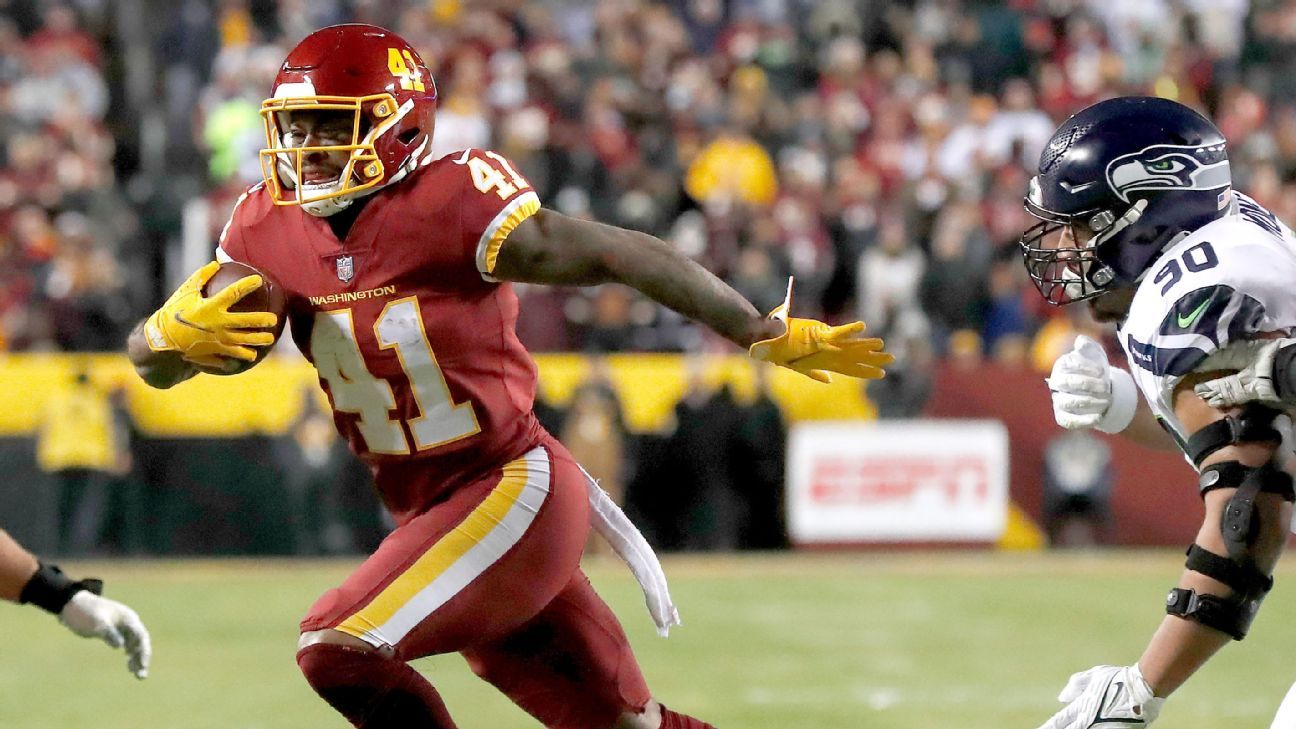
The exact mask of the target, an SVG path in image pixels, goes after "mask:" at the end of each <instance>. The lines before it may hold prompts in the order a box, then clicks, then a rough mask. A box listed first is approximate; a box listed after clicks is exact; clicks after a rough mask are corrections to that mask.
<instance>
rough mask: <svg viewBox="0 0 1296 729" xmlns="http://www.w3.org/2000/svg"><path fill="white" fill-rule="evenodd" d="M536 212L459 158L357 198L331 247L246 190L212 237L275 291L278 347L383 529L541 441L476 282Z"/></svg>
mask: <svg viewBox="0 0 1296 729" xmlns="http://www.w3.org/2000/svg"><path fill="white" fill-rule="evenodd" d="M539 207H540V203H539V199H538V198H537V197H536V194H535V192H534V191H533V190H532V189H531V186H530V185H529V184H527V182H526V180H525V179H523V178H522V177H521V176H520V175H518V174H517V172H516V171H515V170H514V168H513V167H512V166H511V165H510V164H509V163H508V161H507V160H505V159H504V158H503V157H501V156H499V155H496V154H494V153H493V152H483V151H480V150H466V151H464V152H461V153H456V154H452V155H448V156H446V157H443V158H441V159H439V160H436V161H433V162H428V163H426V164H424V165H422V166H420V167H419V168H417V169H415V170H414V171H413V172H412V173H411V174H410V175H409V176H408V177H406V178H405V179H404V180H401V181H400V182H398V183H395V184H393V185H390V186H389V187H387V188H385V189H383V190H380V191H379V192H377V193H375V194H373V195H372V196H370V198H369V199H367V200H366V201H364V208H363V209H362V210H361V211H360V212H359V215H358V216H357V217H356V219H355V221H354V223H353V225H352V226H351V229H350V230H349V231H348V233H347V235H346V238H345V240H343V241H339V240H338V239H337V237H336V236H335V235H334V233H333V231H332V229H331V228H330V227H329V224H328V221H327V220H325V219H322V218H316V217H314V216H311V215H309V214H307V213H306V212H305V211H303V210H302V209H301V208H300V207H298V206H296V205H289V206H276V205H275V204H274V203H273V202H272V201H271V199H270V196H269V195H268V194H267V192H266V190H265V189H264V188H263V186H261V185H256V186H253V187H252V188H251V189H250V190H248V192H247V193H245V194H244V195H243V197H241V198H240V199H239V201H238V203H237V204H236V205H235V207H234V212H233V214H232V216H231V218H230V222H229V224H228V225H227V226H226V228H225V230H224V232H222V234H221V239H220V245H219V250H218V251H217V257H218V258H220V259H222V260H235V261H239V262H242V263H246V264H248V265H250V266H253V267H255V268H257V269H258V270H260V271H262V272H264V273H265V274H267V275H268V276H270V277H271V278H273V279H274V280H275V281H277V282H278V283H279V284H280V285H281V286H282V287H283V289H284V292H285V294H286V295H287V299H288V322H289V325H290V327H291V331H292V337H293V340H294V341H295V342H296V343H297V346H298V347H299V348H300V349H301V351H302V353H303V354H305V355H306V357H307V359H309V360H310V361H311V362H312V364H314V365H315V368H316V370H317V371H318V374H319V381H320V386H321V387H323V389H324V391H325V392H326V393H327V394H328V399H329V402H330V403H331V404H332V407H333V416H334V421H335V423H336V424H337V428H338V431H339V432H340V433H341V434H342V435H343V436H344V437H345V438H346V439H347V441H348V442H349V444H350V446H351V448H352V450H354V451H355V452H356V454H357V455H359V456H360V457H361V458H363V459H364V460H365V461H366V462H367V463H368V464H369V465H370V467H371V469H372V470H373V473H374V479H375V482H376V484H377V487H378V490H379V493H380V494H381V497H382V499H383V502H384V504H385V505H386V506H387V508H388V509H389V510H390V511H391V513H392V515H393V516H394V517H395V518H396V520H397V522H398V523H403V522H404V521H406V520H408V519H409V518H410V517H412V516H413V515H414V514H416V513H418V512H420V511H421V510H423V509H424V508H425V507H426V506H428V505H429V504H431V503H433V502H435V501H437V500H438V499H440V498H441V497H442V496H443V495H444V494H445V492H446V491H447V490H448V489H453V488H454V487H455V486H456V485H457V484H461V483H465V482H468V481H470V480H472V479H473V478H475V477H478V476H481V475H482V474H484V473H486V472H487V471H489V470H490V469H492V468H496V467H498V466H499V465H501V464H503V463H506V462H508V461H510V460H513V459H515V458H518V457H520V456H521V455H522V454H523V453H525V452H526V451H528V450H529V449H531V448H532V447H534V446H535V445H536V443H538V442H539V441H540V440H541V439H542V438H543V437H544V432H543V430H542V429H541V428H540V426H539V424H538V423H537V421H536V419H535V416H534V414H533V412H532V401H533V398H534V396H535V387H536V370H535V364H534V362H533V361H532V359H531V357H530V356H529V355H528V354H527V352H526V350H525V349H524V348H523V347H522V344H521V342H519V341H518V339H517V336H516V334H515V332H514V324H515V323H516V320H517V314H518V300H517V296H516V295H515V294H514V292H513V290H512V287H511V286H510V285H509V284H507V283H499V282H497V281H496V280H495V279H493V278H492V277H491V276H490V273H491V271H493V270H494V262H495V256H496V254H497V253H498V251H499V247H500V244H501V243H503V241H504V239H505V238H506V237H507V236H508V234H509V233H510V232H511V231H512V230H513V229H514V228H515V227H516V226H517V225H518V224H519V223H520V222H522V221H523V220H525V219H526V218H527V217H529V216H531V215H532V214H534V213H535V212H536V210H538V209H539Z"/></svg>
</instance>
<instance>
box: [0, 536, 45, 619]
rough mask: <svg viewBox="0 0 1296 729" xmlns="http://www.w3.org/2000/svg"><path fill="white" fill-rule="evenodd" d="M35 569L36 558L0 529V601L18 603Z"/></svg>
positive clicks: (37, 565) (36, 564)
mask: <svg viewBox="0 0 1296 729" xmlns="http://www.w3.org/2000/svg"><path fill="white" fill-rule="evenodd" d="M37 567H39V564H38V563H37V561H36V557H35V556H34V555H32V553H31V552H28V551H27V550H25V549H23V548H22V545H20V544H18V542H15V541H14V539H13V537H11V536H9V533H8V532H6V531H4V530H3V529H0V599H4V600H8V601H9V602H18V598H19V597H20V596H21V595H22V591H23V588H24V587H26V586H27V583H28V582H29V581H30V580H31V578H32V575H34V574H36V569H37Z"/></svg>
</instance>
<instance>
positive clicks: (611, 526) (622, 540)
mask: <svg viewBox="0 0 1296 729" xmlns="http://www.w3.org/2000/svg"><path fill="white" fill-rule="evenodd" d="M581 473H584V474H585V480H586V482H587V483H588V484H589V501H590V526H592V527H594V531H596V532H598V533H599V535H600V536H602V537H603V538H604V539H606V540H607V543H608V544H610V545H612V550H613V551H614V552H616V553H617V556H618V557H620V558H621V561H623V562H625V563H626V564H627V565H629V567H630V572H632V573H633V574H634V577H635V580H637V581H638V582H639V588H640V589H641V590H643V594H644V602H645V603H646V604H647V605H648V613H649V614H650V615H651V616H652V620H653V623H655V624H656V625H657V634H658V635H660V636H661V637H663V638H665V637H666V636H667V635H669V634H670V629H671V626H672V625H679V624H680V617H679V610H676V609H675V605H674V603H672V602H671V596H670V588H669V587H667V586H666V573H665V572H663V571H662V566H661V561H660V560H658V559H657V555H656V554H654V553H653V550H652V547H651V546H650V545H649V544H648V540H647V539H644V537H643V535H642V534H640V533H639V530H638V529H637V528H636V527H635V525H634V523H633V522H631V521H630V519H629V517H627V516H626V515H625V512H624V511H621V507H619V506H617V505H616V504H615V503H614V502H613V501H612V497H611V496H608V494H607V492H606V491H604V490H603V487H602V486H599V485H598V481H595V480H594V478H593V477H592V476H590V475H589V472H587V471H586V470H585V469H583V468H582V469H581Z"/></svg>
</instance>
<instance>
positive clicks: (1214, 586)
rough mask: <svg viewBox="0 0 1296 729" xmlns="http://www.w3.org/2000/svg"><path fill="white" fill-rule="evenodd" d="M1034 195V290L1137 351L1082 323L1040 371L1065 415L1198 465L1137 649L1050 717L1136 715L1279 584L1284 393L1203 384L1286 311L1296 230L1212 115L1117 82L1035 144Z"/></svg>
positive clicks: (1294, 308) (1085, 679) (1252, 353)
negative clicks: (1110, 344) (1219, 392)
mask: <svg viewBox="0 0 1296 729" xmlns="http://www.w3.org/2000/svg"><path fill="white" fill-rule="evenodd" d="M1026 208H1027V210H1028V211H1030V212H1031V213H1032V214H1033V215H1034V216H1035V217H1037V218H1039V219H1040V222H1039V223H1038V224H1037V225H1035V226H1033V227H1032V228H1031V229H1030V230H1028V231H1026V233H1025V234H1023V236H1022V240H1021V247H1022V252H1023V255H1024V257H1025V262H1026V267H1027V269H1028V270H1029V272H1030V275H1031V278H1032V279H1033V280H1034V282H1035V284H1036V286H1037V287H1038V288H1039V290H1040V293H1041V294H1043V295H1044V297H1045V298H1046V299H1047V300H1048V301H1050V302H1051V303H1054V304H1071V303H1075V302H1079V301H1087V302H1088V304H1089V306H1090V307H1091V308H1092V310H1093V312H1094V314H1095V316H1096V317H1097V318H1098V319H1100V320H1104V321H1111V322H1117V323H1118V327H1117V334H1118V337H1119V339H1120V343H1121V346H1122V347H1123V348H1124V350H1125V353H1126V355H1127V359H1128V361H1129V371H1126V370H1124V369H1121V368H1118V367H1112V366H1111V365H1109V364H1108V363H1107V359H1106V355H1105V354H1104V353H1103V350H1102V348H1101V347H1100V346H1098V345H1097V343H1095V342H1093V341H1090V340H1085V339H1083V338H1082V339H1081V340H1080V341H1078V342H1077V343H1076V347H1075V349H1074V350H1073V351H1072V352H1070V353H1068V354H1066V355H1064V356H1062V357H1061V358H1059V360H1058V362H1057V363H1056V364H1055V366H1054V368H1053V373H1052V375H1051V376H1050V378H1049V386H1050V389H1052V390H1053V406H1054V414H1055V417H1056V419H1057V422H1058V423H1059V424H1060V425H1062V426H1064V427H1067V428H1089V427H1091V428H1097V429H1100V430H1103V431H1105V432H1108V433H1117V432H1125V433H1127V434H1129V435H1131V436H1132V437H1133V438H1134V439H1135V440H1138V441H1140V442H1143V443H1145V444H1148V445H1157V444H1158V442H1160V443H1162V444H1164V443H1165V442H1166V440H1165V438H1166V436H1162V435H1161V434H1160V432H1159V431H1161V427H1163V428H1164V433H1166V434H1168V437H1169V438H1170V439H1171V440H1170V442H1171V443H1173V444H1174V445H1175V446H1177V447H1178V448H1179V449H1180V450H1181V451H1182V452H1183V454H1184V455H1185V457H1186V458H1187V459H1188V460H1189V462H1191V463H1192V464H1193V465H1194V467H1195V468H1196V469H1197V471H1198V474H1199V479H1198V484H1197V485H1198V488H1199V490H1200V494H1201V497H1202V499H1203V501H1204V504H1205V518H1204V520H1203V521H1202V525H1201V528H1200V530H1199V531H1198V533H1197V535H1196V539H1195V540H1194V543H1193V544H1192V545H1190V547H1189V549H1188V552H1187V559H1186V562H1185V565H1184V570H1183V572H1182V574H1181V575H1180V577H1179V580H1178V584H1176V585H1175V586H1174V587H1173V588H1172V589H1171V590H1170V592H1169V595H1168V596H1167V598H1166V602H1165V610H1166V613H1167V615H1166V617H1165V618H1164V620H1163V621H1162V623H1161V625H1160V627H1159V628H1158V629H1157V630H1156V632H1155V633H1154V635H1153V636H1152V638H1151V641H1150V642H1149V643H1148V645H1147V647H1146V649H1145V650H1144V651H1143V654H1142V655H1141V656H1140V657H1139V659H1138V661H1137V662H1136V663H1134V664H1132V665H1130V666H1124V667H1122V666H1098V667H1096V668H1091V669H1089V670H1088V671H1084V672H1081V673H1077V674H1075V675H1074V676H1072V677H1071V680H1070V681H1069V682H1068V683H1067V684H1066V687H1065V688H1064V689H1063V690H1062V693H1061V694H1060V695H1059V697H1058V698H1059V700H1061V701H1064V702H1067V706H1066V707H1065V708H1063V709H1062V710H1061V711H1060V712H1059V713H1057V714H1056V715H1055V716H1054V717H1053V718H1052V719H1050V720H1049V721H1048V722H1046V723H1045V724H1044V725H1043V726H1044V729H1085V728H1087V727H1116V726H1122V727H1129V726H1145V725H1148V724H1151V723H1152V722H1153V721H1154V720H1155V719H1156V717H1157V713H1158V712H1159V711H1160V709H1161V706H1162V703H1163V702H1164V701H1165V698H1166V697H1168V696H1169V695H1170V694H1171V693H1172V692H1174V691H1175V689H1177V688H1179V686H1180V685H1182V684H1183V682H1184V681H1186V680H1187V679H1188V677H1189V676H1191V675H1192V674H1193V673H1194V672H1195V671H1196V670H1197V669H1199V668H1200V667H1201V666H1202V665H1203V664H1204V663H1205V662H1206V661H1207V660H1208V659H1209V658H1210V657H1211V656H1212V655H1214V654H1215V652H1216V651H1218V650H1219V649H1220V648H1222V647H1223V646H1224V645H1225V644H1226V643H1228V642H1229V641H1230V640H1241V639H1243V638H1244V637H1245V636H1246V635H1247V632H1248V630H1249V629H1250V627H1251V623H1252V620H1254V618H1255V616H1256V614H1257V612H1258V611H1259V609H1260V606H1261V603H1262V602H1263V600H1264V598H1265V594H1266V593H1267V592H1268V591H1269V589H1270V587H1272V585H1273V580H1272V578H1271V574H1272V573H1273V569H1274V566H1275V563H1276V562H1277V560H1278V557H1279V555H1280V553H1281V552H1282V549H1283V546H1284V545H1285V543H1286V539H1287V531H1288V525H1289V523H1290V521H1291V511H1292V507H1291V503H1292V501H1293V491H1292V476H1291V475H1290V474H1289V472H1288V471H1287V470H1286V469H1285V465H1286V463H1287V461H1288V458H1287V456H1288V454H1289V453H1290V451H1291V444H1290V443H1289V442H1287V441H1288V440H1289V439H1290V435H1289V434H1290V421H1289V420H1288V418H1287V416H1286V415H1285V414H1284V412H1283V410H1284V409H1285V406H1280V407H1271V405H1275V404H1277V403H1274V402H1270V403H1268V404H1261V403H1245V404H1237V403H1239V402H1241V400H1240V399H1239V400H1227V399H1224V398H1217V397H1211V396H1210V394H1209V392H1207V396H1206V397H1205V399H1204V398H1203V396H1202V395H1201V394H1200V393H1199V390H1198V389H1197V388H1198V387H1200V386H1202V385H1205V384H1207V383H1209V382H1211V381H1217V379H1218V378H1219V377H1220V375H1221V374H1225V375H1227V374H1229V373H1231V372H1234V371H1236V370H1238V369H1239V368H1242V367H1245V366H1247V364H1248V363H1249V362H1254V361H1256V360H1257V358H1258V355H1257V353H1258V352H1264V351H1268V350H1266V349H1265V348H1264V347H1263V344H1264V343H1265V341H1266V340H1268V339H1271V338H1274V337H1280V336H1285V335H1287V334H1289V333H1291V331H1292V328H1293V327H1296V295H1294V294H1293V293H1292V289H1291V282H1292V281H1296V239H1293V236H1292V232H1291V231H1290V230H1289V229H1288V228H1287V227H1286V226H1285V225H1283V224H1282V223H1281V222H1279V221H1278V220H1277V219H1276V218H1275V217H1274V216H1273V214H1271V213H1270V212H1269V211H1268V210H1265V209H1264V208H1263V207H1261V206H1260V205H1259V204H1257V203H1256V202H1255V201H1254V200H1252V199H1250V198H1248V197H1247V196H1246V195H1243V194H1242V193H1240V192H1238V191H1236V190H1234V189H1233V188H1232V178H1231V175H1230V171H1229V161H1228V154H1227V150H1226V145H1225V140H1224V137H1223V135H1222V134H1221V133H1220V131H1219V130H1218V129H1217V128H1216V127H1215V125H1213V124H1212V123H1211V122H1210V121H1208V120H1207V119H1205V118H1204V117H1202V116H1201V115H1199V114H1198V113H1196V112H1195V111H1193V110H1191V109H1189V108H1188V107H1186V106H1183V105H1181V104H1178V103H1176V102H1173V101H1169V100H1165V99H1155V98H1142V97H1130V98H1117V99H1111V100H1108V101H1103V102H1100V103H1098V104H1095V105H1093V106H1091V107H1089V108H1087V109H1084V110H1083V111H1081V112H1079V113H1078V114H1076V115H1075V116H1073V117H1071V119H1069V120H1068V121H1067V122H1066V123H1064V124H1063V125H1062V126H1061V127H1060V128H1059V129H1058V130H1057V132H1056V133H1055V134H1054V135H1053V137H1052V139H1051V140H1050V142H1049V144H1048V146H1047V147H1046V148H1045V150H1044V152H1043V153H1042V154H1041V156H1040V163H1039V173H1038V175H1037V176H1036V177H1034V178H1033V179H1032V180H1031V182H1030V189H1029V191H1028V194H1027V197H1026ZM1234 382H1236V378H1235V380H1234ZM1140 390H1141V391H1142V393H1143V399H1144V402H1143V403H1140V402H1139V398H1138V394H1137V391H1140ZM1158 423H1159V424H1160V426H1161V427H1158V425H1157V424H1158Z"/></svg>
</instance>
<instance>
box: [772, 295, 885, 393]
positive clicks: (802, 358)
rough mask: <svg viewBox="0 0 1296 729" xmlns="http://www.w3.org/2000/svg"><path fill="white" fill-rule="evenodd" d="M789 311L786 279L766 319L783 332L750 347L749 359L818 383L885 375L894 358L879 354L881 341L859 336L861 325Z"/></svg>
mask: <svg viewBox="0 0 1296 729" xmlns="http://www.w3.org/2000/svg"><path fill="white" fill-rule="evenodd" d="M791 308H792V280H791V279H789V280H788V290H787V297H785V298H784V299H783V303H782V304H779V305H778V306H777V307H776V308H775V309H774V311H771V312H770V314H769V318H770V319H776V320H778V321H781V322H783V324H784V325H786V327H787V328H786V330H785V331H784V332H783V334H782V335H780V336H777V337H774V338H772V339H762V340H761V341H759V342H756V343H755V344H753V345H752V346H751V349H750V350H748V352H749V353H750V354H751V356H752V358H753V359H758V360H761V361H763V362H772V363H773V364H776V365H779V366H781V367H787V368H788V369H790V370H796V371H797V372H800V373H801V374H803V375H805V376H806V377H809V378H810V379H812V380H818V381H819V382H832V376H831V375H830V374H829V373H830V372H836V373H838V374H843V375H847V376H849V377H860V378H863V379H866V380H876V379H878V378H879V377H882V376H884V375H885V374H886V373H885V372H884V371H883V370H882V368H883V367H885V366H886V365H888V364H891V362H893V361H895V357H893V356H891V355H890V354H888V353H886V352H884V351H882V346H883V345H882V340H881V339H878V338H877V337H861V336H859V335H860V334H863V333H864V322H862V321H857V322H851V323H850V324H843V325H842V326H836V327H835V326H830V325H828V324H825V323H823V322H821V321H816V320H814V319H796V318H793V317H790V316H788V310H789V309H791Z"/></svg>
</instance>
